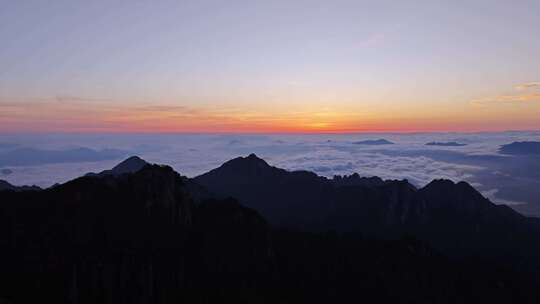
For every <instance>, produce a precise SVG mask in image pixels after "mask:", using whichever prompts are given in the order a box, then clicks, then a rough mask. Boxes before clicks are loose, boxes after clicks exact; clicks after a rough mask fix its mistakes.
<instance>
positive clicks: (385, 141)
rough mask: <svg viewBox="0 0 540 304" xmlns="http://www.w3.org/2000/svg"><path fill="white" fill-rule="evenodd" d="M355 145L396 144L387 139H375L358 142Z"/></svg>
mask: <svg viewBox="0 0 540 304" xmlns="http://www.w3.org/2000/svg"><path fill="white" fill-rule="evenodd" d="M353 144H355V145H371V146H378V145H393V144H394V143H393V142H391V141H388V140H386V139H374V140H362V141H356V142H353Z"/></svg>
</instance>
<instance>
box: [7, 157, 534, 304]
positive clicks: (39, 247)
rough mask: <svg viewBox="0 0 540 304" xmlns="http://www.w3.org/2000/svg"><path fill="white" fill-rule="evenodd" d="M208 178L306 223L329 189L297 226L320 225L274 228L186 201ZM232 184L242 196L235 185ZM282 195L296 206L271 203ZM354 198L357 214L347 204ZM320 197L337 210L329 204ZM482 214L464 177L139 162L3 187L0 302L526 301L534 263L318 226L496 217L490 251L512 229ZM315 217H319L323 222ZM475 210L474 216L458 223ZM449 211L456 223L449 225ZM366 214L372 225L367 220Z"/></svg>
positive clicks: (446, 233)
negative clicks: (195, 171)
mask: <svg viewBox="0 0 540 304" xmlns="http://www.w3.org/2000/svg"><path fill="white" fill-rule="evenodd" d="M128 163H131V161H130V162H128ZM128 167H130V166H128ZM225 173H226V174H225ZM217 175H220V176H228V175H231V176H230V178H234V180H222V183H224V184H226V185H229V186H230V187H231V188H233V189H235V191H236V190H238V193H237V194H240V195H243V196H244V198H245V197H246V194H244V193H247V194H249V196H248V197H249V198H256V193H255V191H256V190H261V191H266V192H261V193H259V195H258V198H259V199H260V201H261V202H262V203H260V204H259V205H258V206H259V207H265V204H266V203H267V202H268V200H267V198H266V196H270V198H272V199H279V198H281V200H275V201H273V204H274V205H276V206H279V208H277V210H273V211H282V210H281V209H284V211H289V210H292V211H295V212H296V213H294V212H293V213H292V214H293V215H294V217H297V218H298V219H305V218H304V217H302V216H301V213H299V212H297V211H304V212H307V211H306V209H303V208H305V207H308V206H309V204H322V202H323V200H322V199H327V198H331V197H332V196H329V195H334V197H333V199H332V200H330V201H328V202H326V204H323V205H321V206H319V207H317V206H315V205H314V206H313V207H314V208H315V210H316V211H314V212H312V213H310V214H309V215H310V216H313V218H314V219H316V220H315V221H313V222H311V221H306V220H305V221H304V222H305V223H310V222H311V223H310V224H318V225H320V226H318V227H319V228H321V229H319V230H318V231H315V230H312V231H306V230H304V231H301V230H298V229H291V227H288V228H284V229H282V228H276V227H274V226H273V225H272V224H271V222H270V223H269V222H267V220H265V217H266V216H265V214H264V213H261V212H258V211H257V210H254V209H253V208H248V207H244V206H243V205H242V201H240V202H238V201H236V200H235V199H233V198H220V196H214V198H210V197H206V198H203V197H202V196H200V197H199V198H198V199H197V200H196V199H194V195H193V192H192V189H194V187H195V186H196V188H197V191H195V193H199V194H200V193H202V192H205V191H207V190H204V186H202V185H198V184H197V182H198V181H199V180H201V181H202V180H203V179H206V180H211V181H212V182H213V183H215V184H219V183H218V180H217ZM244 175H246V176H244ZM261 176H262V177H264V179H265V180H266V181H267V184H266V185H265V184H264V183H263V182H262V181H261ZM237 183H240V185H241V186H242V187H243V188H244V191H240V189H237V188H240V187H239V186H238V187H237V186H235V185H236V184H237ZM288 183H290V184H291V185H292V186H288ZM252 187H254V189H253V190H254V191H253V192H252V191H251V190H252ZM220 189H225V190H226V187H224V188H220ZM270 189H273V192H272V191H270ZM295 189H302V191H305V193H304V194H302V193H301V191H298V192H293V190H295ZM287 191H291V192H287ZM295 191H296V190H295ZM311 193H316V194H321V195H323V197H322V198H320V199H319V200H317V201H311V199H315V198H317V196H316V195H314V194H311ZM304 196H305V197H306V198H303V197H304ZM354 198H355V199H354ZM294 199H296V200H298V201H299V202H298V205H292V206H291V207H290V208H289V207H287V206H285V207H284V206H283V205H288V204H292V203H291V202H292V201H294ZM349 200H350V201H349ZM418 202H420V203H418ZM249 203H250V204H255V203H253V202H249ZM359 203H361V204H360V205H362V204H367V206H368V209H365V208H364V207H362V208H360V209H358V208H359V207H358V205H359ZM375 204H382V205H384V206H377V205H375ZM333 205H338V206H340V207H339V208H333V207H331V208H328V206H333ZM417 205H418V206H417ZM454 205H455V206H454ZM413 206H414V208H412V207H413ZM409 208H412V209H409ZM491 208H492V206H491V203H490V202H489V201H487V200H485V199H484V198H483V197H482V196H481V195H479V194H478V193H477V192H476V191H475V190H474V189H473V188H472V187H470V186H469V185H467V184H465V183H458V184H455V183H452V182H449V181H444V180H437V181H434V182H432V183H431V184H429V185H428V186H426V187H424V188H422V189H419V190H417V189H415V188H414V187H412V186H411V185H410V184H408V183H407V182H406V181H383V180H381V179H379V178H362V177H360V176H359V175H352V176H346V177H335V178H334V179H331V180H330V179H325V178H322V177H319V176H317V175H315V174H313V173H309V172H288V171H285V170H282V169H278V168H274V167H271V166H269V165H268V164H266V162H264V161H263V160H261V159H259V158H257V157H256V156H255V155H250V156H249V157H246V158H239V159H235V160H232V161H230V162H227V163H225V164H224V165H223V166H222V167H220V168H218V169H216V170H214V171H211V172H209V173H208V175H206V177H205V178H202V177H201V178H197V179H195V180H191V179H188V178H185V177H182V176H180V175H179V174H178V173H176V172H174V170H172V169H171V168H170V167H167V166H158V165H145V166H144V167H143V168H141V169H140V170H135V171H133V173H129V172H128V173H124V174H105V175H100V176H97V177H96V176H84V177H81V178H78V179H75V180H72V181H70V182H67V183H65V184H61V185H57V186H56V187H53V188H49V189H45V190H43V191H21V192H14V191H3V192H0V248H1V250H0V269H2V271H1V272H0V299H5V300H6V301H7V302H8V303H10V302H12V303H36V302H43V301H46V302H51V303H218V302H219V303H223V302H227V303H228V302H240V303H329V302H338V303H340V302H367V303H374V302H376V303H478V302H479V301H487V302H489V303H512V302H514V303H538V301H539V300H540V292H539V289H538V288H537V286H538V281H537V279H536V277H535V276H534V275H535V274H536V273H535V272H534V271H533V270H534V269H530V271H523V270H522V269H521V268H520V267H514V265H512V264H508V263H505V262H504V261H502V260H495V259H492V258H491V256H488V255H483V256H482V255H480V256H478V255H477V256H475V255H470V256H469V257H465V258H460V259H454V258H448V257H447V256H445V255H444V254H441V253H439V251H438V250H435V249H433V248H432V247H431V246H430V245H429V243H426V242H424V241H419V240H415V239H414V238H410V237H407V238H396V239H394V240H389V239H387V240H384V239H379V240H377V239H373V238H364V237H362V236H361V235H360V234H359V233H351V232H348V233H341V232H332V231H331V230H332V229H331V228H332V227H333V226H331V224H332V223H333V224H335V221H334V220H335V219H337V220H341V221H343V222H346V223H347V224H346V225H345V226H346V227H348V226H349V225H351V222H349V220H350V218H353V217H354V216H358V217H357V219H356V222H362V221H368V222H369V223H370V225H371V224H372V223H373V222H376V221H379V220H381V219H383V218H384V216H383V215H384V213H383V212H387V218H386V220H387V222H384V224H383V225H384V226H381V227H389V228H391V227H394V226H392V225H393V223H394V222H395V221H397V222H398V224H399V225H402V222H401V221H402V219H403V222H405V223H421V224H426V223H434V222H435V221H439V220H448V222H451V223H453V224H456V223H457V224H458V225H456V226H453V227H451V229H447V230H439V231H430V232H429V233H433V234H436V233H438V234H439V238H449V239H452V235H454V230H460V229H464V230H466V231H468V232H469V233H474V231H475V229H476V230H479V231H483V230H484V229H486V227H492V226H486V225H487V224H486V225H485V224H484V223H496V224H498V225H501V229H500V230H494V231H488V232H489V233H493V235H492V237H494V238H499V239H500V241H501V244H499V246H503V245H504V244H506V242H507V236H511V235H512V234H513V233H515V230H510V231H503V229H504V228H508V227H507V226H506V225H507V224H506V222H501V220H502V218H501V216H496V215H494V213H492V212H487V211H486V210H487V209H491ZM270 209H271V208H270ZM496 209H497V210H499V208H496ZM358 210H362V211H363V212H370V213H369V214H359V213H357V211H358ZM321 211H330V212H332V213H331V214H330V216H329V217H328V218H324V217H320V216H321V213H319V212H321ZM339 214H341V216H338V215H339ZM500 214H502V215H503V216H504V217H505V218H506V221H508V222H511V223H514V224H516V223H515V222H514V221H516V220H515V218H514V217H516V216H517V217H519V219H520V221H523V222H527V221H528V220H529V219H528V218H525V217H521V216H519V215H517V214H515V213H511V214H510V213H507V212H506V209H504V208H502V209H500ZM273 215H274V216H279V213H274V214H273ZM478 215H486V216H485V217H483V218H482V219H483V221H480V222H474V223H475V226H474V229H470V227H471V226H470V225H469V224H471V225H472V224H473V221H477V220H478ZM454 216H458V217H460V219H459V220H455V219H454V220H453V221H452V220H451V218H452V217H454ZM332 217H334V218H332ZM370 217H374V218H375V219H376V220H375V221H373V220H372V221H371V222H370ZM461 217H463V220H462V219H461ZM422 221H423V222H422ZM478 223H480V224H478ZM323 225H328V226H327V227H328V228H329V229H323V228H322V227H323ZM516 225H517V226H519V227H521V226H520V225H521V224H516ZM531 225H532V224H531ZM307 226H309V225H306V227H307ZM309 227H314V226H309ZM335 227H338V228H343V227H342V226H339V225H335ZM354 227H355V229H356V228H361V227H363V226H354ZM366 227H368V226H366ZM399 227H404V226H399ZM411 227H412V228H423V227H425V226H421V225H420V226H411ZM441 227H442V226H441ZM462 227H464V228H462ZM447 228H448V227H447ZM410 231H413V229H410ZM500 231H503V233H506V234H507V235H506V236H505V235H501V234H500V233H499V232H500ZM513 236H516V235H513ZM452 240H453V239H452ZM529 249H531V250H533V249H534V248H533V247H532V246H531V247H530V248H529ZM537 257H538V256H537ZM530 265H531V264H529V266H530ZM0 302H1V300H0Z"/></svg>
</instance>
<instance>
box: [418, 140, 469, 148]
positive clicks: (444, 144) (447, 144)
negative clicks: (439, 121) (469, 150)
mask: <svg viewBox="0 0 540 304" xmlns="http://www.w3.org/2000/svg"><path fill="white" fill-rule="evenodd" d="M466 145H467V144H462V143H458V142H455V141H449V142H437V141H432V142H428V143H426V146H441V147H462V146H466Z"/></svg>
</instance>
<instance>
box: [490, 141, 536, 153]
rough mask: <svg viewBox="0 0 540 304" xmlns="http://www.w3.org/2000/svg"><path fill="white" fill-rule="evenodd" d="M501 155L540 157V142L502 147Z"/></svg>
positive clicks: (517, 143)
mask: <svg viewBox="0 0 540 304" xmlns="http://www.w3.org/2000/svg"><path fill="white" fill-rule="evenodd" d="M499 153H502V154H512V155H540V142H538V141H516V142H513V143H511V144H507V145H502V146H501V148H500V149H499Z"/></svg>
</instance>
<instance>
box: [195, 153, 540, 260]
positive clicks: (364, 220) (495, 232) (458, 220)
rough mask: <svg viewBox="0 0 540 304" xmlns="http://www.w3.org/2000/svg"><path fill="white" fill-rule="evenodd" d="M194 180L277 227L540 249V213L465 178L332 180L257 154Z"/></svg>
mask: <svg viewBox="0 0 540 304" xmlns="http://www.w3.org/2000/svg"><path fill="white" fill-rule="evenodd" d="M194 180H195V182H197V183H199V184H201V185H203V186H204V187H206V188H207V189H209V190H210V191H212V192H214V193H217V194H218V195H220V196H221V197H227V196H231V197H235V198H237V199H238V200H239V201H240V203H241V204H243V205H245V206H247V207H249V208H253V209H255V210H257V211H259V212H260V213H261V214H262V215H264V216H265V217H267V218H268V220H269V221H270V223H272V224H273V225H276V226H278V227H287V228H297V229H305V230H310V231H320V230H327V229H333V230H336V231H338V232H355V233H361V234H363V235H367V236H371V237H377V238H399V237H401V236H404V235H414V236H416V237H418V238H420V239H423V240H425V241H428V242H430V243H432V244H433V245H435V247H436V248H437V249H439V250H443V252H445V253H447V254H451V255H452V256H463V255H475V254H480V255H489V256H491V257H494V258H503V257H509V256H512V257H513V258H518V259H520V260H521V259H523V260H528V261H530V260H535V261H536V260H537V259H536V258H534V254H537V253H540V248H539V246H538V242H536V241H535V239H536V238H537V237H538V236H539V234H538V232H539V231H540V223H539V221H538V220H537V219H534V218H527V217H525V216H522V215H521V214H519V213H517V212H515V211H513V210H512V209H511V208H509V207H507V206H504V205H495V204H493V203H491V202H490V201H489V200H488V199H486V198H485V197H483V196H482V195H481V194H480V193H479V192H478V191H476V190H475V189H474V188H473V187H471V186H470V185H469V184H467V183H465V182H459V183H454V182H452V181H449V180H434V181H433V182H431V183H430V184H428V185H426V186H425V187H423V188H421V189H416V188H415V187H414V186H413V185H411V184H410V183H408V182H407V181H406V180H402V181H398V180H387V181H383V180H381V179H380V178H377V177H373V178H361V177H360V176H359V175H357V174H353V175H352V176H346V177H339V176H337V177H334V178H333V179H327V178H324V177H320V176H317V175H316V174H314V173H311V172H305V171H298V172H289V171H286V170H283V169H279V168H275V167H272V166H270V165H268V164H267V163H266V162H265V161H264V160H262V159H260V158H258V157H256V156H255V155H253V154H252V155H250V156H248V157H245V158H243V157H240V158H236V159H233V160H231V161H229V162H226V163H225V164H223V165H222V166H221V167H219V168H217V169H214V170H212V171H210V172H208V173H205V174H203V175H201V176H198V177H196V178H195V179H194ZM533 252H534V253H533Z"/></svg>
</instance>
